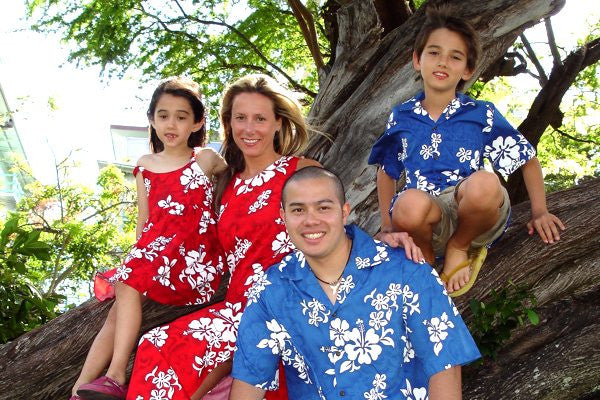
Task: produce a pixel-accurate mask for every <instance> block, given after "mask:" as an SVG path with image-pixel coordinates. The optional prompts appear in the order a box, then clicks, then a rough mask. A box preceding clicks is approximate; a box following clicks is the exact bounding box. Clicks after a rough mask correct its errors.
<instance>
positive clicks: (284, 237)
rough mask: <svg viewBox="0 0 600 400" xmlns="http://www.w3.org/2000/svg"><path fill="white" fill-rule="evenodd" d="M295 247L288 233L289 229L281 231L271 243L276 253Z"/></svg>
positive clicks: (285, 251)
mask: <svg viewBox="0 0 600 400" xmlns="http://www.w3.org/2000/svg"><path fill="white" fill-rule="evenodd" d="M293 249H294V245H293V244H292V241H291V240H290V237H289V236H288V234H287V231H283V232H279V233H278V234H277V236H275V240H273V243H271V250H273V251H274V252H275V255H277V254H281V253H287V252H288V251H290V250H293Z"/></svg>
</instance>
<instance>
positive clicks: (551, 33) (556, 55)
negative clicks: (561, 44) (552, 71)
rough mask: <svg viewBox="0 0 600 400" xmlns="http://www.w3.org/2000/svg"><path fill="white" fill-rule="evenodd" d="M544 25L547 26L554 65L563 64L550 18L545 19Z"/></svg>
mask: <svg viewBox="0 0 600 400" xmlns="http://www.w3.org/2000/svg"><path fill="white" fill-rule="evenodd" d="M544 26H545V27H546V35H547V36H548V46H549V47H550V53H551V54H552V59H553V60H554V65H562V60H561V59H560V53H559V52H558V47H557V46H556V39H555V38H554V30H553V29H552V23H551V22H550V18H546V19H544Z"/></svg>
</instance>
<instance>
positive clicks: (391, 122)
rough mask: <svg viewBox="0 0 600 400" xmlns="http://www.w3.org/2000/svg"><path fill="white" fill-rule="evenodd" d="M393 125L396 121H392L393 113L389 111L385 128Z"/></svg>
mask: <svg viewBox="0 0 600 400" xmlns="http://www.w3.org/2000/svg"><path fill="white" fill-rule="evenodd" d="M395 125H396V121H394V113H393V112H391V113H390V116H389V117H388V120H387V124H386V126H385V128H386V129H390V128H391V127H392V126H395Z"/></svg>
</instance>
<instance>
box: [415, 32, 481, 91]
mask: <svg viewBox="0 0 600 400" xmlns="http://www.w3.org/2000/svg"><path fill="white" fill-rule="evenodd" d="M467 54H468V50H467V45H466V43H465V41H464V40H463V38H462V36H460V34H458V33H456V32H454V31H451V30H448V29H446V28H440V29H436V30H434V31H433V32H431V34H430V35H429V38H428V39H427V43H425V47H424V49H423V53H422V54H415V53H413V66H414V67H415V69H416V70H417V71H419V72H421V77H423V84H424V86H425V89H428V90H433V91H436V92H443V93H445V92H450V91H452V92H454V91H455V90H456V86H457V85H458V83H459V82H460V80H461V79H462V80H465V81H467V80H469V79H471V76H473V71H470V70H469V69H468V68H467Z"/></svg>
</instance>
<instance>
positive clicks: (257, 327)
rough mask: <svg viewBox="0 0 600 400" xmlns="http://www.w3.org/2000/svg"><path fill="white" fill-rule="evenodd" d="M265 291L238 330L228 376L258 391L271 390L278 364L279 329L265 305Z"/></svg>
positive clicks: (247, 313)
mask: <svg viewBox="0 0 600 400" xmlns="http://www.w3.org/2000/svg"><path fill="white" fill-rule="evenodd" d="M265 295H266V293H265V292H263V293H262V296H261V297H260V298H259V299H258V301H257V302H255V303H252V304H249V305H248V306H247V307H246V309H245V310H244V313H243V315H242V319H241V321H240V325H239V329H238V337H237V343H236V346H237V347H236V350H235V354H234V356H233V370H232V373H231V376H233V377H234V378H235V379H238V380H241V381H243V382H246V383H248V384H250V385H254V386H257V387H260V388H261V389H264V390H268V389H272V388H273V386H274V382H275V380H276V378H275V377H276V373H277V368H278V365H279V360H280V356H279V353H280V351H281V343H280V341H279V340H278V339H279V338H281V336H282V332H281V330H282V329H281V328H282V327H281V326H280V325H279V324H278V323H277V321H276V320H275V319H274V318H273V317H272V316H270V314H269V313H268V312H267V310H266V307H265V304H264V300H263V299H264V296H265Z"/></svg>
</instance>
